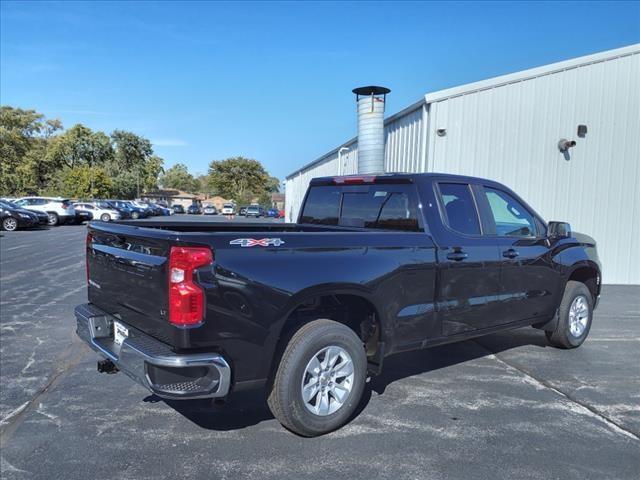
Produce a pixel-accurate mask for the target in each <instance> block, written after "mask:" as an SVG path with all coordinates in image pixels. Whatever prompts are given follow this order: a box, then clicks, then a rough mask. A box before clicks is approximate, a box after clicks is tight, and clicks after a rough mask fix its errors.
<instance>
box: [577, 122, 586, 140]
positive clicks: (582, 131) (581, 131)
mask: <svg viewBox="0 0 640 480" xmlns="http://www.w3.org/2000/svg"><path fill="white" fill-rule="evenodd" d="M586 136H587V126H586V125H578V137H580V138H584V137H586Z"/></svg>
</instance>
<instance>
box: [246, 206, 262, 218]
mask: <svg viewBox="0 0 640 480" xmlns="http://www.w3.org/2000/svg"><path fill="white" fill-rule="evenodd" d="M245 215H246V217H247V218H249V217H255V218H260V217H262V216H263V215H264V210H263V209H262V207H260V206H258V205H249V206H248V207H247V210H246V212H245Z"/></svg>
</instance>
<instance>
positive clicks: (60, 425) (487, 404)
mask: <svg viewBox="0 0 640 480" xmlns="http://www.w3.org/2000/svg"><path fill="white" fill-rule="evenodd" d="M182 218H186V219H188V220H190V221H193V220H197V221H226V220H225V219H224V218H223V217H203V216H202V217H196V216H189V217H186V216H173V217H165V219H166V220H176V219H182ZM234 221H236V222H238V221H243V220H241V219H236V220H234ZM259 221H264V219H260V220H259ZM84 237H85V228H84V227H82V226H63V227H57V228H52V229H45V230H36V231H18V232H2V235H1V238H0V255H1V263H0V275H1V277H0V282H1V294H0V302H1V303H0V306H1V312H0V333H1V337H0V338H1V342H0V364H1V370H0V386H1V388H0V432H1V442H2V445H1V446H2V451H1V460H0V469H1V472H2V475H1V476H2V478H3V479H5V478H6V479H27V478H29V479H31V478H43V479H44V478H47V479H48V478H65V479H75V478H78V479H86V478H114V479H115V478H136V479H144V478H176V477H178V478H180V477H183V478H203V479H205V478H206V479H213V478H257V479H265V478H278V479H280V478H291V479H298V478H349V479H369V478H392V479H394V480H397V479H402V478H416V479H418V478H419V479H425V478H448V479H456V478H474V479H476V478H480V479H482V478H486V479H503V478H504V479H513V478H517V479H524V478H526V479H530V478H540V479H548V478H559V479H570V478H576V479H578V478H579V479H585V478H593V479H605V478H607V479H611V478H615V479H624V478H629V479H631V478H633V479H637V478H638V472H640V287H635V286H606V287H605V288H604V292H603V299H602V302H601V305H600V307H599V309H598V310H597V311H596V314H595V320H594V324H593V328H592V330H591V334H590V337H589V339H588V340H587V342H586V343H585V344H584V345H583V346H582V347H581V348H579V349H576V350H572V351H563V350H557V349H554V348H551V347H549V346H548V345H547V343H546V340H545V338H544V334H543V333H542V332H540V331H538V330H534V329H532V328H525V329H520V330H515V331H511V332H508V333H501V334H495V335H490V336H487V337H483V338H481V339H478V340H476V341H467V342H463V343H458V344H453V345H447V346H442V347H437V348H433V349H430V350H425V351H419V352H413V353H409V354H403V355H397V356H394V357H391V358H389V359H387V361H386V363H385V371H384V373H383V375H381V376H379V377H376V378H374V379H372V380H371V382H370V383H369V388H368V389H367V393H366V395H365V398H364V400H363V402H362V404H361V411H360V413H359V415H358V416H357V417H356V418H355V419H354V420H353V421H352V422H351V423H350V424H349V425H347V426H346V427H344V428H342V429H341V430H339V431H337V432H335V433H332V434H330V435H326V436H323V437H320V438H315V439H303V438H300V437H297V436H295V435H293V434H291V433H289V432H288V431H286V430H284V429H283V428H282V427H281V426H280V425H279V423H278V422H277V421H276V420H274V419H273V417H272V416H271V414H270V413H269V410H268V409H267V407H266V404H265V402H264V398H263V394H262V393H261V392H247V393H243V394H238V395H237V396H236V397H234V398H232V399H231V400H230V401H229V402H228V403H227V404H226V405H223V406H217V405H216V406H211V405H207V404H205V403H204V402H199V403H181V402H173V403H166V402H164V401H160V400H159V399H158V398H157V397H154V396H151V395H149V394H148V393H147V392H146V391H145V390H144V389H143V388H142V387H140V386H138V385H136V384H134V383H133V382H131V381H130V380H129V379H128V378H127V377H126V376H124V375H121V374H119V375H101V374H98V373H97V372H96V359H97V357H96V355H95V354H94V353H93V352H91V351H90V350H89V348H88V347H86V346H84V345H83V344H82V343H81V342H80V341H79V340H78V339H76V336H75V333H74V331H75V320H74V317H73V308H74V306H75V305H77V304H79V303H82V302H84V301H85V298H86V292H85V274H84Z"/></svg>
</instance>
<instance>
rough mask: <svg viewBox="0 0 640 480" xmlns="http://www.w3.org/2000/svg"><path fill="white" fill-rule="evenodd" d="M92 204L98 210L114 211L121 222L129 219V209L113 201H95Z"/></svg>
mask: <svg viewBox="0 0 640 480" xmlns="http://www.w3.org/2000/svg"><path fill="white" fill-rule="evenodd" d="M93 203H94V204H96V205H97V206H99V207H100V208H106V209H111V210H116V211H117V212H118V213H119V214H120V219H121V220H126V219H129V218H131V209H130V208H128V207H126V206H124V205H122V204H121V205H118V204H117V203H116V201H114V200H96V201H94V202H93Z"/></svg>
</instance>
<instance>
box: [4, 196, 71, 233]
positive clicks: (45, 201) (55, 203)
mask: <svg viewBox="0 0 640 480" xmlns="http://www.w3.org/2000/svg"><path fill="white" fill-rule="evenodd" d="M14 203H15V204H16V205H18V206H19V207H21V208H25V209H29V210H37V211H39V212H44V213H46V214H47V215H48V217H49V225H51V226H55V225H61V224H64V223H68V222H73V221H74V220H75V218H76V212H75V210H74V209H73V206H72V205H71V202H70V201H69V200H68V199H64V198H53V197H22V198H18V199H17V200H15V201H14Z"/></svg>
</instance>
